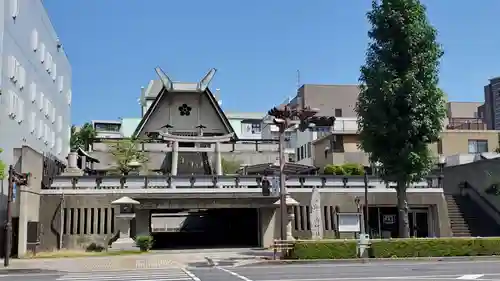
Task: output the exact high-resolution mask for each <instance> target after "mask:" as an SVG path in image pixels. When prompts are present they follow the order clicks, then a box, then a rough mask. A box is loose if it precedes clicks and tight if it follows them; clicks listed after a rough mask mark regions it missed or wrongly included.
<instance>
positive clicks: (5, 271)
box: [0, 268, 66, 275]
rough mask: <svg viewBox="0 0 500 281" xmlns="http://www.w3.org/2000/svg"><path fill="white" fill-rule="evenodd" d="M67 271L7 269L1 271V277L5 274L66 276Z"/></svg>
mask: <svg viewBox="0 0 500 281" xmlns="http://www.w3.org/2000/svg"><path fill="white" fill-rule="evenodd" d="M65 273H66V272H65V271H60V270H51V269H41V268H6V269H0V275H4V274H65Z"/></svg>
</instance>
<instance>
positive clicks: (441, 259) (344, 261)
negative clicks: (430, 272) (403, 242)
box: [242, 256, 500, 266]
mask: <svg viewBox="0 0 500 281" xmlns="http://www.w3.org/2000/svg"><path fill="white" fill-rule="evenodd" d="M495 260H498V261H500V256H475V257H472V256H464V257H413V258H372V259H370V258H364V259H315V260H313V259H311V260H263V261H260V262H256V263H253V264H251V265H256V266H258V265H280V264H283V265H286V264H315V263H317V264H318V263H319V264H321V263H330V264H363V263H365V264H366V263H380V262H394V263H397V262H405V261H406V262H418V261H434V262H455V261H495ZM251 265H250V266H251ZM242 266H249V265H248V264H247V265H242Z"/></svg>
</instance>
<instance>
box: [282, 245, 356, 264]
mask: <svg viewBox="0 0 500 281" xmlns="http://www.w3.org/2000/svg"><path fill="white" fill-rule="evenodd" d="M356 247H357V245H356V241H354V240H346V241H344V240H338V241H337V240H328V241H311V242H309V241H304V242H302V241H301V242H297V243H296V244H295V246H294V248H293V250H292V251H291V253H290V258H291V259H303V260H311V259H352V258H355V257H356Z"/></svg>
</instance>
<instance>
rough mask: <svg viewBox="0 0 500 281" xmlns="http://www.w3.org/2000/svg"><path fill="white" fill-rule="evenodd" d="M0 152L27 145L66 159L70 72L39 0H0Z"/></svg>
mask: <svg viewBox="0 0 500 281" xmlns="http://www.w3.org/2000/svg"><path fill="white" fill-rule="evenodd" d="M0 7H1V9H0V11H1V12H3V13H2V14H1V15H0V17H1V18H0V32H1V34H2V35H3V36H2V37H0V40H1V41H0V58H1V79H0V89H1V96H0V127H1V128H2V132H1V137H0V147H1V148H3V149H4V152H3V153H2V155H0V157H1V158H2V160H4V161H5V162H6V163H7V164H12V161H13V151H12V150H13V148H16V147H21V146H22V145H28V146H30V147H32V148H33V149H35V150H36V151H38V152H42V153H51V154H53V155H55V156H56V157H57V158H59V159H60V160H61V161H63V162H65V161H66V160H65V158H66V155H67V154H68V152H69V134H70V126H71V114H70V113H71V95H72V93H71V82H72V73H71V66H70V64H69V61H68V58H67V56H66V54H65V53H64V50H63V49H62V48H59V49H58V42H57V35H56V33H55V31H54V29H53V27H52V24H51V22H50V19H49V18H48V15H47V13H46V11H45V8H44V7H43V3H42V1H41V0H29V1H26V0H3V1H0Z"/></svg>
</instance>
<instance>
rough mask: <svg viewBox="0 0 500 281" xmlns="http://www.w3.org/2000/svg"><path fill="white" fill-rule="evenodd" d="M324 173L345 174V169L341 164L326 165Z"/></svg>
mask: <svg viewBox="0 0 500 281" xmlns="http://www.w3.org/2000/svg"><path fill="white" fill-rule="evenodd" d="M323 173H324V174H325V175H345V171H344V169H343V168H342V166H339V165H326V166H325V168H324V169H323Z"/></svg>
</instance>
